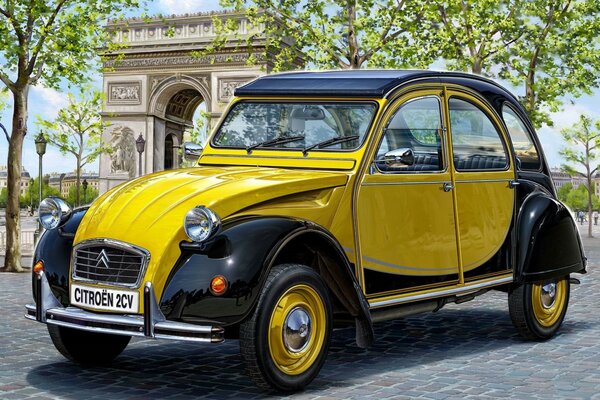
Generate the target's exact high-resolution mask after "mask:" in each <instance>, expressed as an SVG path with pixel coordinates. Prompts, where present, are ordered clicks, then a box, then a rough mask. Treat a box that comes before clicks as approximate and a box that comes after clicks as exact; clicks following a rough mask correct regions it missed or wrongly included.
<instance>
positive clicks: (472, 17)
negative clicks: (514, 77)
mask: <svg viewBox="0 0 600 400" xmlns="http://www.w3.org/2000/svg"><path fill="white" fill-rule="evenodd" d="M522 6H523V4H522V0H499V1H498V0H477V1H474V0H449V1H445V2H432V3H431V6H430V7H431V11H430V14H429V15H430V16H431V19H432V26H431V29H427V30H424V31H422V32H419V33H418V35H419V36H420V37H421V42H425V43H427V42H429V41H432V40H434V38H435V36H438V42H439V44H440V46H441V47H442V49H443V52H444V58H445V59H446V60H448V63H447V65H448V67H449V68H450V69H454V70H461V71H465V70H469V71H471V72H473V73H474V74H478V75H481V74H483V73H490V71H491V68H492V67H494V66H496V65H497V64H498V60H499V59H500V58H501V56H502V55H503V54H504V53H505V52H506V50H507V48H509V47H510V46H511V45H512V44H513V43H515V42H517V41H518V40H519V39H520V38H521V36H522V35H523V29H522V23H523V21H522V19H521V18H520V15H521V14H520V9H521V7H522ZM436 25H439V26H440V29H435V27H436ZM423 39H424V40H423Z"/></svg>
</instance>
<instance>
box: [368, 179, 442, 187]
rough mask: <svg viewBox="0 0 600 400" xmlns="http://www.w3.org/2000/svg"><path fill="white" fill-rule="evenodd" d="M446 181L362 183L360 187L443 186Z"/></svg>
mask: <svg viewBox="0 0 600 400" xmlns="http://www.w3.org/2000/svg"><path fill="white" fill-rule="evenodd" d="M446 182H448V181H447V180H446V181H436V182H362V183H361V184H360V186H384V185H443V184H444V183H446Z"/></svg>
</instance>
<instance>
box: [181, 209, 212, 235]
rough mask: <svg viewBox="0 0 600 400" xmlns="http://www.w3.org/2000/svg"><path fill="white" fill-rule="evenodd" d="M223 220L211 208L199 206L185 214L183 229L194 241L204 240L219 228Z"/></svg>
mask: <svg viewBox="0 0 600 400" xmlns="http://www.w3.org/2000/svg"><path fill="white" fill-rule="evenodd" d="M220 225H221V220H220V219H219V216H218V215H217V214H215V212H214V211H212V210H211V209H210V208H206V207H203V206H198V207H194V208H192V209H191V210H190V211H188V213H187V214H186V215H185V220H184V222H183V229H184V230H185V233H186V234H187V235H188V237H189V238H190V239H192V240H193V241H194V242H203V241H205V240H206V239H208V238H210V237H211V236H213V235H214V234H215V233H217V231H218V230H219V226H220Z"/></svg>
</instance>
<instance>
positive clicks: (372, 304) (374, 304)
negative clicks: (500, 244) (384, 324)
mask: <svg viewBox="0 0 600 400" xmlns="http://www.w3.org/2000/svg"><path fill="white" fill-rule="evenodd" d="M512 281H513V277H512V276H507V277H505V278H500V279H495V280H492V281H487V282H481V283H476V284H472V285H465V286H461V287H456V288H451V289H446V290H440V291H436V292H430V293H421V294H416V295H413V296H406V297H400V298H396V299H388V300H380V301H369V306H370V307H371V308H377V307H384V306H390V305H395V304H402V303H409V302H411V301H417V300H425V299H430V298H434V297H443V296H446V295H451V294H461V293H469V292H473V291H476V290H478V289H485V288H487V287H491V286H497V285H501V284H504V283H511V282H512Z"/></svg>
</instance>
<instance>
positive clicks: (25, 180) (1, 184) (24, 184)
mask: <svg viewBox="0 0 600 400" xmlns="http://www.w3.org/2000/svg"><path fill="white" fill-rule="evenodd" d="M30 179H31V176H30V175H29V172H27V171H26V170H25V168H22V169H21V189H20V190H19V195H20V196H25V195H27V193H28V190H29V181H30ZM7 185H8V172H7V171H6V166H5V165H2V166H0V190H2V189H4V188H6V186H7Z"/></svg>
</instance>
